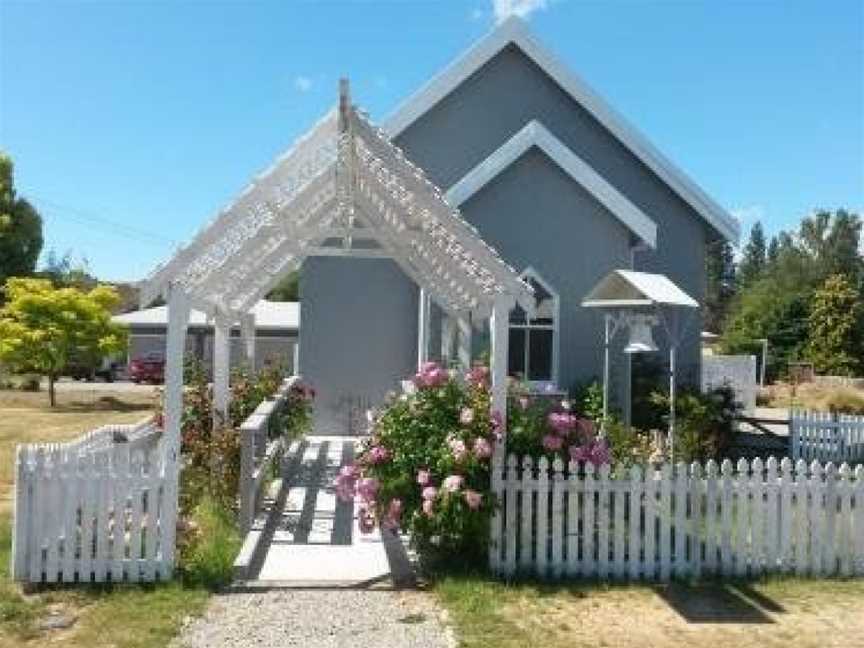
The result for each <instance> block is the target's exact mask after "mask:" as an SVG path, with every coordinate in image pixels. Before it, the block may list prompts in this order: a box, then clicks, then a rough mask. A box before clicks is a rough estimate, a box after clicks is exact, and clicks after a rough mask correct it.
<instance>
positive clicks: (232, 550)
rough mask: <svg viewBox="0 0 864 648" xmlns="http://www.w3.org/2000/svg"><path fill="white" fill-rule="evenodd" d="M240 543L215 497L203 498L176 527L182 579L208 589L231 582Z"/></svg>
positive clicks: (233, 524) (232, 521)
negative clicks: (178, 528) (177, 528)
mask: <svg viewBox="0 0 864 648" xmlns="http://www.w3.org/2000/svg"><path fill="white" fill-rule="evenodd" d="M241 542H242V540H241V538H240V533H239V531H238V529H237V525H236V522H235V519H234V516H233V515H232V513H231V512H230V511H229V510H226V509H225V507H223V506H222V504H221V503H220V502H219V501H218V500H217V499H216V498H213V497H210V496H208V495H205V496H203V497H202V499H201V501H200V502H198V504H197V505H196V506H195V508H194V509H193V510H192V513H191V516H189V517H188V518H186V519H185V520H184V521H183V524H182V525H181V527H180V533H179V537H178V551H179V554H180V568H181V570H182V573H183V577H184V579H185V580H186V581H187V582H189V583H190V584H194V585H200V586H203V587H207V588H209V589H217V588H219V587H222V586H223V585H226V584H227V583H229V582H231V578H232V568H233V565H234V558H235V557H236V556H237V552H238V551H240V545H241Z"/></svg>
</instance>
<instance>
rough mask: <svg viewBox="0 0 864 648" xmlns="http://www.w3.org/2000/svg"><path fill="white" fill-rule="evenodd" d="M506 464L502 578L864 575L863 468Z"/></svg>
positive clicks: (496, 473)
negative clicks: (618, 468) (617, 468)
mask: <svg viewBox="0 0 864 648" xmlns="http://www.w3.org/2000/svg"><path fill="white" fill-rule="evenodd" d="M501 463H502V461H501V459H500V458H496V460H495V462H494V465H493V477H492V479H493V483H492V486H493V489H494V491H495V492H496V493H497V494H498V498H499V504H500V506H499V508H498V509H497V512H496V514H495V516H494V518H493V520H492V533H491V546H490V556H489V558H490V566H491V568H492V570H493V571H494V572H495V573H498V574H500V575H503V576H505V577H511V576H514V575H516V574H524V575H533V576H538V577H541V578H563V577H573V576H579V577H591V578H599V579H629V580H645V581H656V580H659V581H667V580H669V579H670V578H673V577H675V578H682V577H699V576H701V575H703V574H706V575H707V574H716V575H723V576H734V577H745V576H758V575H760V574H763V573H767V572H780V573H794V574H797V575H801V576H803V575H814V576H827V575H843V576H851V575H858V576H864V466H858V467H857V468H856V469H855V470H854V472H853V470H852V469H851V468H850V467H849V466H848V465H846V464H844V465H842V466H840V467H839V468H837V467H836V466H835V465H833V464H828V465H827V466H825V467H824V468H823V467H822V465H821V464H819V463H817V462H813V463H812V464H811V465H810V466H809V467H808V466H807V464H805V462H803V461H799V462H798V463H797V464H793V463H792V461H790V460H789V459H784V460H783V461H782V463H780V464H778V462H777V461H776V459H774V458H770V459H769V460H768V461H767V463H764V464H763V462H762V460H761V459H755V460H754V461H753V462H752V465H751V464H748V463H747V462H746V461H744V460H743V459H742V460H741V461H739V462H738V464H737V469H736V468H733V465H732V463H731V462H730V461H728V460H727V461H724V462H723V464H722V466H718V465H717V464H716V463H715V462H713V461H711V462H708V463H707V464H706V466H705V467H704V469H703V467H702V466H701V465H699V464H693V465H692V466H690V467H689V469H688V466H686V465H685V464H678V465H677V466H676V467H675V468H673V467H672V466H670V465H664V466H662V467H661V468H660V469H659V470H655V469H653V468H650V467H649V468H648V471H647V475H645V476H644V477H643V469H642V468H641V467H639V466H634V467H633V468H631V469H630V470H629V471H625V472H626V474H624V475H614V476H613V475H612V474H610V468H609V466H601V467H600V468H599V470H598V469H595V468H594V467H593V466H591V465H590V464H588V465H583V464H578V465H577V464H572V463H571V464H570V465H569V466H567V471H566V472H565V466H564V464H563V462H561V460H560V459H556V460H555V462H554V464H553V465H552V466H550V465H549V462H548V460H547V459H546V458H541V459H540V461H539V463H538V465H537V466H536V467H535V465H534V462H533V461H532V460H531V458H524V459H522V460H521V461H520V460H519V459H518V458H517V457H515V456H510V457H508V459H507V462H506V466H502V465H501ZM550 468H551V469H550Z"/></svg>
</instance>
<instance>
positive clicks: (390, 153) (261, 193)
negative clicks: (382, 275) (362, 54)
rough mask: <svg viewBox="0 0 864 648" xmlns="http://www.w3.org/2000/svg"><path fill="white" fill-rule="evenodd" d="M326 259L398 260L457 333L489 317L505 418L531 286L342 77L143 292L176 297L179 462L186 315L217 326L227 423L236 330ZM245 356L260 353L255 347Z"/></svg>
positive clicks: (170, 374) (173, 363)
mask: <svg viewBox="0 0 864 648" xmlns="http://www.w3.org/2000/svg"><path fill="white" fill-rule="evenodd" d="M322 255H323V256H350V257H384V258H390V259H393V260H394V261H395V262H396V263H397V264H398V265H399V267H400V268H401V269H402V270H403V271H404V272H405V274H406V275H408V276H409V277H410V278H411V279H413V280H414V282H415V283H417V284H418V285H419V286H420V288H421V290H422V295H421V296H427V295H428V298H429V299H431V300H434V301H435V302H436V303H437V304H438V305H439V306H440V307H441V308H442V309H443V310H444V312H445V313H446V314H447V315H448V316H450V317H452V318H453V319H454V320H456V321H457V322H459V323H460V326H464V325H465V324H464V323H465V322H467V321H468V319H469V316H470V317H474V318H477V317H489V318H490V328H491V331H492V403H493V407H494V408H495V409H497V410H499V411H501V412H502V414H503V413H505V412H506V373H507V339H508V330H507V322H508V313H509V311H510V309H511V308H513V307H514V306H515V305H516V304H519V305H520V306H521V307H522V308H524V309H525V310H526V311H528V312H533V309H534V299H533V295H532V291H531V288H530V287H529V286H528V285H527V284H526V283H525V282H523V281H522V279H521V278H520V277H519V275H518V273H517V272H516V271H515V270H514V269H513V268H511V267H510V266H509V265H507V264H506V263H505V262H504V261H503V260H502V259H501V257H499V255H498V254H497V252H496V251H495V250H493V249H492V248H491V247H489V246H488V245H487V244H486V243H485V242H484V241H483V240H482V238H481V237H480V235H479V234H478V233H477V231H476V230H475V229H474V228H473V227H472V226H471V225H469V224H468V223H467V222H465V221H464V220H463V219H462V218H461V216H460V215H459V212H458V211H457V210H455V209H454V208H452V207H451V206H450V205H449V204H448V203H447V201H446V200H445V198H444V197H443V194H442V192H441V191H440V190H439V189H438V187H436V186H435V185H434V184H432V183H431V182H430V181H429V180H428V179H427V178H426V176H425V174H424V173H423V171H422V170H421V169H420V168H418V167H417V166H415V165H414V164H412V163H411V162H410V161H409V160H408V159H407V158H406V157H405V155H404V154H403V153H402V151H401V150H400V149H399V148H397V147H396V146H395V145H394V144H393V143H392V142H391V141H390V140H389V138H388V137H387V135H386V134H385V133H384V132H383V131H381V130H380V129H378V128H376V127H375V126H373V125H372V124H371V123H370V122H369V121H368V119H367V118H366V117H365V116H364V115H362V114H361V113H360V112H358V111H357V110H356V109H355V108H354V107H353V106H352V105H351V104H350V101H349V95H348V84H347V81H343V82H341V84H340V100H339V105H338V107H337V108H335V109H333V110H331V111H330V112H329V113H328V114H327V115H325V116H324V118H323V119H321V120H320V121H319V122H318V123H317V124H316V125H315V126H314V127H313V129H312V130H311V131H310V132H309V133H308V134H307V135H305V136H303V137H302V138H301V139H300V140H299V141H297V142H296V143H295V145H294V146H293V147H292V148H291V149H290V150H289V151H287V152H286V153H285V154H283V155H282V156H280V157H279V158H278V159H277V160H276V162H275V163H274V164H273V165H272V166H271V167H270V168H269V169H267V170H266V171H265V172H264V173H262V174H261V175H259V176H258V177H257V178H255V180H254V181H253V182H252V183H251V185H250V186H249V187H247V189H246V190H245V191H244V192H243V193H242V194H241V195H240V196H239V197H238V198H237V199H236V200H235V201H234V202H232V203H231V204H230V205H228V207H226V208H225V209H223V210H222V212H220V214H219V215H218V216H217V217H216V218H215V220H213V221H212V222H211V223H210V224H209V225H207V226H206V227H204V228H203V229H202V230H200V231H199V232H198V234H197V235H196V236H195V238H194V239H193V240H192V242H191V243H189V244H188V245H187V246H186V247H184V248H183V249H181V250H180V251H179V252H178V253H177V254H176V255H175V256H174V257H173V258H172V259H170V260H169V261H168V262H167V263H165V264H164V265H162V266H160V267H158V268H157V269H156V270H155V271H154V272H153V273H152V274H151V276H150V277H149V278H148V279H147V280H146V281H145V282H144V285H143V286H142V290H141V302H142V303H143V304H147V303H150V302H151V301H152V300H153V299H155V298H157V297H159V296H162V297H164V298H165V299H166V300H167V302H168V313H169V315H168V342H167V358H166V370H165V385H166V387H165V405H164V408H165V411H164V426H165V433H166V437H167V439H169V440H170V442H169V443H168V444H167V447H168V448H169V452H171V453H173V454H174V456H175V457H176V456H177V451H178V450H179V439H180V415H181V412H182V390H183V341H184V340H185V336H186V327H187V323H188V317H189V309H190V308H192V307H194V308H197V309H200V310H202V311H204V312H205V313H207V315H208V317H210V318H212V320H213V322H214V326H215V347H214V378H213V384H214V404H215V408H216V409H218V410H219V412H220V413H221V415H222V416H224V415H225V413H226V412H227V407H228V394H229V390H228V374H229V366H228V365H229V353H228V349H229V346H228V343H229V332H230V328H231V326H232V325H234V324H236V323H238V322H243V326H242V330H243V331H244V336H245V337H248V335H249V333H248V332H249V331H254V322H253V321H252V318H253V316H252V315H251V313H250V309H251V308H252V307H253V305H254V304H255V303H256V302H257V301H258V300H259V299H261V298H262V297H263V296H264V295H266V294H267V292H269V290H271V289H272V287H273V286H274V285H275V284H276V282H278V281H279V279H280V278H281V277H282V276H284V275H285V274H286V273H288V272H291V271H293V270H296V269H297V268H299V267H300V265H301V264H302V263H303V261H304V259H306V258H308V257H310V256H322ZM425 303H426V300H425V299H421V309H424V308H426V306H425ZM421 317H422V314H421ZM469 330H470V326H469ZM423 331H424V327H421V335H423V334H424V332H423ZM421 342H422V340H421ZM247 349H248V352H249V353H250V354H251V353H254V347H253V346H252V344H251V343H250V344H247ZM418 359H422V354H419V357H418Z"/></svg>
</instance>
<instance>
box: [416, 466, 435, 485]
mask: <svg viewBox="0 0 864 648" xmlns="http://www.w3.org/2000/svg"><path fill="white" fill-rule="evenodd" d="M431 478H432V476H431V475H430V474H429V471H428V470H418V471H417V483H418V484H420V485H421V486H428V485H429V480H430V479H431Z"/></svg>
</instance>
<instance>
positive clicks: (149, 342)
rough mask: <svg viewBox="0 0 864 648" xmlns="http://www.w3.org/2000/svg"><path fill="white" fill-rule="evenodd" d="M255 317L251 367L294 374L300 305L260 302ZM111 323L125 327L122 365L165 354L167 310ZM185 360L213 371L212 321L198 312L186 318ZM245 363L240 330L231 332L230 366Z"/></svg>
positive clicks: (123, 317) (149, 310) (126, 316)
mask: <svg viewBox="0 0 864 648" xmlns="http://www.w3.org/2000/svg"><path fill="white" fill-rule="evenodd" d="M252 310H253V311H254V313H255V365H256V369H260V368H261V367H263V366H266V365H268V364H279V365H281V366H283V367H285V369H286V371H287V372H288V373H291V372H293V370H294V349H295V346H296V344H297V339H298V332H299V329H300V304H299V303H297V302H271V301H266V300H261V301H259V302H258V303H257V304H255V306H254V307H253V309H252ZM112 320H113V321H115V322H118V323H120V324H126V325H127V326H128V327H129V349H128V357H127V361H126V364H127V365H128V362H129V360H131V359H132V358H135V357H138V356H142V355H145V354H148V353H154V352H156V353H161V354H162V355H163V357H164V354H165V340H166V333H167V328H168V307H167V306H155V307H153V308H144V309H142V310H137V311H132V312H130V313H123V314H122V315H115V316H114V317H113V318H112ZM186 356H187V357H190V356H194V357H197V358H199V359H200V360H202V362H203V363H204V366H205V367H206V368H207V369H208V371H209V370H211V369H212V367H213V321H212V320H208V319H207V317H206V315H205V314H204V313H202V312H201V311H198V310H192V311H191V312H190V314H189V328H188V329H187V332H186ZM244 359H245V355H244V348H243V344H242V340H241V337H240V327H239V326H236V327H234V328H233V329H232V330H231V364H232V366H239V365H241V364H242V363H243V361H244Z"/></svg>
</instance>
